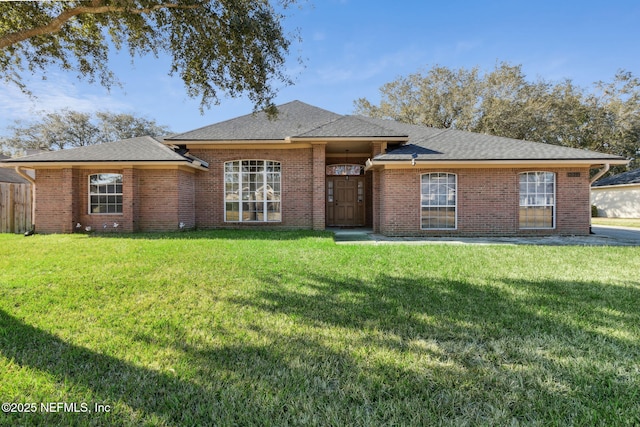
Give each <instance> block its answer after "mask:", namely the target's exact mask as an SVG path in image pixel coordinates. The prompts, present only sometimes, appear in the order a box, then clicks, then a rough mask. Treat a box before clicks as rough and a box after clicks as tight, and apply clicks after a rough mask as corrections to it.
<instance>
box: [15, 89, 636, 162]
mask: <svg viewBox="0 0 640 427" xmlns="http://www.w3.org/2000/svg"><path fill="white" fill-rule="evenodd" d="M278 112H279V113H278V117H277V119H275V120H272V119H269V118H268V117H267V115H266V114H265V113H256V114H248V115H245V116H241V117H238V118H235V119H231V120H227V121H223V122H220V123H216V124H213V125H210V126H205V127H202V128H200V129H196V130H193V131H190V132H185V133H182V134H178V135H173V136H171V137H168V138H165V142H166V143H169V144H176V145H181V144H186V143H187V142H189V141H229V142H233V141H236V142H238V143H242V142H244V141H259V140H270V141H284V140H285V139H286V138H301V139H304V138H340V137H343V138H345V139H346V138H365V139H366V138H389V140H390V141H393V140H395V141H397V140H401V141H403V142H405V141H406V142H407V143H406V145H402V146H400V147H398V148H395V149H390V150H389V151H388V152H387V153H382V154H380V155H378V156H376V157H375V158H374V159H373V160H374V162H376V161H410V160H411V159H412V158H413V157H414V156H415V157H416V159H417V160H419V161H487V160H497V161H503V160H514V161H515V160H585V161H590V162H593V164H597V163H604V162H608V161H617V162H618V163H621V162H622V161H624V158H622V157H619V156H614V155H609V154H602V153H597V152H594V151H588V150H580V149H574V148H567V147H561V146H557V145H550V144H542V143H536V142H529V141H522V140H517V139H510V138H502V137H497V136H491V135H484V134H479V133H472V132H463V131H458V130H450V129H436V128H430V127H426V126H420V125H409V124H405V123H400V122H396V121H393V120H384V119H375V118H370V117H364V116H349V115H347V116H343V115H340V114H336V113H332V112H330V111H327V110H324V109H322V108H318V107H314V106H312V105H309V104H305V103H303V102H300V101H293V102H289V103H287V104H283V105H280V106H278ZM192 160H193V159H192V158H188V155H185V156H182V155H180V154H179V153H177V152H176V151H174V150H172V149H170V148H169V147H167V146H165V145H163V144H162V143H160V142H158V141H157V140H155V139H154V138H151V137H139V138H131V139H127V140H123V141H117V142H111V143H106V144H99V145H93V146H90V147H81V148H75V149H70V150H61V151H52V152H47V153H41V154H36V155H32V156H27V157H22V158H19V159H10V160H5V161H4V163H5V164H7V163H23V162H118V161H143V162H148V161H155V162H163V161H192Z"/></svg>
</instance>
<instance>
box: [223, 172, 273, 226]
mask: <svg viewBox="0 0 640 427" xmlns="http://www.w3.org/2000/svg"><path fill="white" fill-rule="evenodd" d="M251 161H258V162H263V164H266V163H267V162H272V163H277V164H278V166H279V167H280V171H279V172H277V173H278V175H279V181H280V182H279V184H280V198H279V200H278V201H277V202H273V201H271V202H270V201H269V200H268V199H267V198H266V197H265V198H264V199H263V200H262V203H263V204H264V205H263V211H264V212H266V213H267V214H266V215H263V219H262V220H247V221H243V220H242V213H243V210H242V204H243V200H242V170H241V169H242V163H243V162H251ZM229 163H239V164H240V171H239V172H237V173H238V188H239V189H240V192H239V194H238V204H239V208H238V219H237V220H236V221H233V220H228V219H227V202H228V201H227V177H226V175H227V173H229V172H227V165H228V164H229ZM222 167H223V189H224V190H223V191H224V209H223V215H224V216H223V221H224V222H225V223H234V224H238V223H242V224H245V223H246V224H262V223H278V222H282V162H279V161H277V160H268V159H239V160H229V161H227V162H224V164H223V166H222ZM232 173H235V172H232ZM267 173H268V172H267V168H266V167H265V168H264V171H263V183H264V185H267ZM268 203H278V204H279V210H278V213H279V214H280V219H277V220H269V215H268V212H269V211H268V209H267V206H268Z"/></svg>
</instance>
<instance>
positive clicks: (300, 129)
mask: <svg viewBox="0 0 640 427" xmlns="http://www.w3.org/2000/svg"><path fill="white" fill-rule="evenodd" d="M340 118H342V116H341V115H340V114H336V113H332V112H331V111H327V110H323V109H322V108H318V107H314V106H312V105H309V104H305V103H304V102H300V101H293V102H289V103H287V104H283V105H280V106H278V117H277V119H276V120H271V119H269V118H268V117H267V115H266V114H265V113H255V114H247V115H246V116H240V117H237V118H235V119H231V120H227V121H224V122H220V123H215V124H213V125H209V126H205V127H202V128H200V129H196V130H192V131H189V132H185V133H181V134H178V135H172V136H171V137H168V138H166V140H167V141H174V142H176V143H178V142H179V141H229V140H240V141H241V140H283V139H285V138H287V137H292V136H297V135H302V134H305V133H308V132H310V131H312V130H313V129H316V128H318V127H320V126H322V125H326V124H327V123H330V122H332V121H335V120H338V119H340Z"/></svg>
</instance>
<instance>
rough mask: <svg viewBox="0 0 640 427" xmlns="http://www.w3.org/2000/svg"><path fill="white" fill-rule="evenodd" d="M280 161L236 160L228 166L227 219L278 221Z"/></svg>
mask: <svg viewBox="0 0 640 427" xmlns="http://www.w3.org/2000/svg"><path fill="white" fill-rule="evenodd" d="M280 180H281V178H280V162H274V161H270V160H236V161H231V162H226V163H225V164H224V200H225V204H224V206H225V208H224V220H225V221H226V222H278V221H281V220H282V213H281V210H280V194H281V190H280Z"/></svg>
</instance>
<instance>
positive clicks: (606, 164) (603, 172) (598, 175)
mask: <svg viewBox="0 0 640 427" xmlns="http://www.w3.org/2000/svg"><path fill="white" fill-rule="evenodd" d="M609 169H611V165H610V164H609V163H605V164H604V168H602V170H600V171H599V172H598V173H597V174H595V175H594V176H593V178H591V181H589V190H591V186H592V185H593V183H594V182H596V181H597V180H599V179H600V177H601V176H602V175H604V174H605V173H607V172H609ZM589 208H591V203H589ZM589 234H593V230H592V229H591V209H589Z"/></svg>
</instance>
